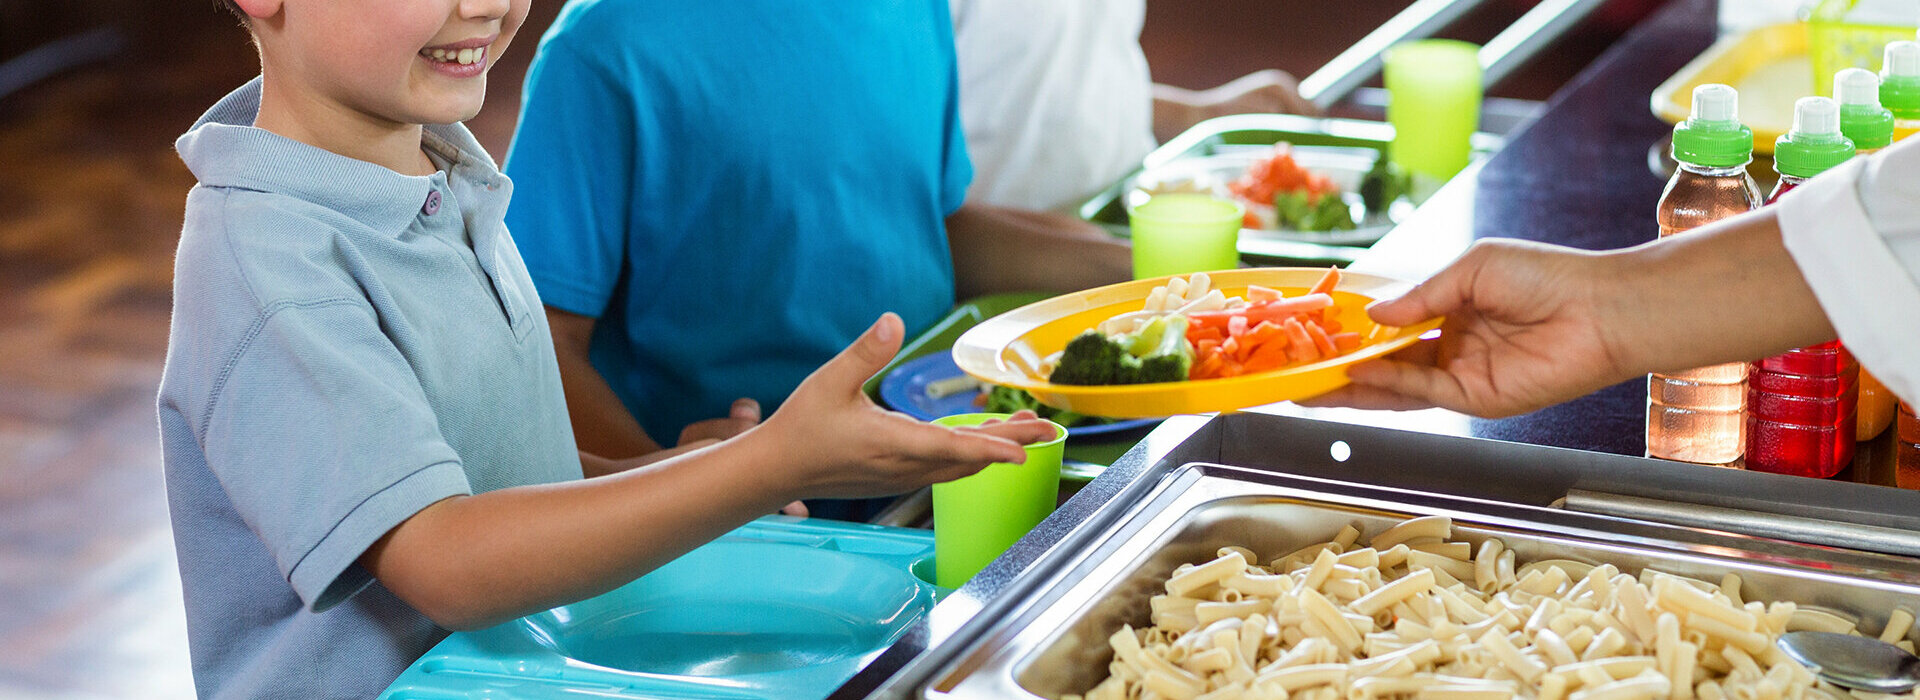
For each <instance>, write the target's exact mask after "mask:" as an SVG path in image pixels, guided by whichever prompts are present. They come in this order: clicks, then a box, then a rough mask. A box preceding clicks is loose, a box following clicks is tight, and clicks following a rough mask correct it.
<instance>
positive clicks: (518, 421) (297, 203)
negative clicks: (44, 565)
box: [158, 0, 1052, 698]
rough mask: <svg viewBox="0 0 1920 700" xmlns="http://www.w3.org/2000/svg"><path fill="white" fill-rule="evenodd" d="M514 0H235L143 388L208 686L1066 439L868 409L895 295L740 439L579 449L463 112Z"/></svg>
mask: <svg viewBox="0 0 1920 700" xmlns="http://www.w3.org/2000/svg"><path fill="white" fill-rule="evenodd" d="M528 1H529V0H228V2H227V3H226V4H227V5H228V6H229V8H230V9H232V10H234V11H235V12H236V13H237V14H239V15H241V16H242V18H243V20H244V21H245V23H246V25H247V27H248V29H249V31H250V32H251V34H252V36H253V39H254V41H255V43H256V45H257V46H258V48H259V50H260V56H261V76H260V78H258V79H256V80H254V81H252V82H250V83H248V84H247V85H245V86H243V87H241V88H240V89H238V90H235V91H234V92H233V93H231V94H229V95H228V96H226V97H225V98H223V99H222V100H220V102H219V103H218V104H216V105H214V107H213V108H212V109H211V110H209V111H208V112H207V114H206V115H205V116H204V117H202V118H201V119H200V121H199V122H198V123H197V124H195V125H194V126H193V128H192V129H191V130H190V131H188V132H187V133H186V134H185V135H183V136H182V137H181V138H180V140H179V142H178V144H177V147H178V149H179V151H180V155H181V158H182V160H184V161H185V162H186V163H187V165H188V167H189V168H190V169H191V170H192V171H193V173H194V175H195V176H196V177H197V178H198V179H199V181H200V184H199V185H198V186H196V187H195V188H194V189H193V190H192V192H191V193H190V194H189V195H188V198H187V211H186V222H185V225H184V227H183V230H182V234H181V241H180V249H179V253H178V257H177V259H176V263H175V265H176V267H175V290H174V316H173V329H172V334H171V336H170V339H169V344H168V352H167V365H166V370H165V373H164V375H163V378H162V380H161V386H160V395H159V401H158V403H159V406H158V408H159V418H160V427H161V438H162V442H163V447H164V458H165V462H166V470H167V491H168V501H169V505H170V507H171V510H172V515H173V530H174V537H175V542H176V545H177V547H178V550H179V560H180V570H181V578H182V581H183V584H184V589H185V598H186V608H187V619H188V632H189V643H190V646H191V651H192V656H193V666H194V678H195V683H196V685H197V686H198V690H199V694H200V695H201V696H202V697H213V698H230V697H231V698H240V697H299V698H316V697H327V698H331V697H341V698H367V697H372V696H374V695H376V694H378V693H379V692H380V690H381V689H382V688H384V687H385V686H386V685H387V684H388V683H390V682H391V681H392V680H393V678H394V677H395V676H397V675H398V674H399V673H400V671H402V670H403V669H404V668H405V667H406V665H407V664H409V663H411V662H412V661H413V660H414V659H415V658H418V657H419V656H420V655H421V654H422V653H424V652H425V651H426V650H427V649H428V648H429V647H431V646H432V645H433V644H434V643H435V642H437V641H438V640H439V639H440V638H442V637H444V636H445V635H446V633H447V630H448V629H465V628H477V627H483V626H487V625H490V624H494V623H498V622H501V621H505V620H510V619H513V618H515V617H519V616H521V615H525V614H528V613H531V612H535V611H539V610H543V609H546V608H549V607H552V606H554V605H558V604H563V603H566V602H571V601H574V600H579V599H582V598H585V597H588V596H591V595H595V594H598V593H600V592H604V591H607V590H610V589H612V588H614V587H616V586H618V585H620V584H622V583H625V582H627V581H630V580H632V579H633V578H634V577H636V576H639V575H641V574H643V573H645V572H646V571H648V570H650V569H652V568H654V567H657V566H659V565H661V564H664V563H666V562H667V561H670V560H672V559H673V558H674V557H676V556H678V555H679V554H681V553H683V552H685V551H687V550H688V549H691V548H693V547H696V546H698V545H700V544H701V543H703V542H705V541H707V540H709V539H711V538H713V537H715V536H718V535H720V534H722V533H724V532H726V531H727V530H729V529H732V528H733V527H736V526H738V525H739V524H741V523H743V522H745V521H747V520H749V519H751V518H753V517H755V516H757V515H759V514H762V513H769V512H772V511H773V510H774V509H776V508H779V507H780V506H781V505H783V504H785V503H788V502H789V501H792V500H795V499H797V498H802V497H849V496H868V495H879V494H883V493H897V492H900V491H903V490H908V489H912V488H917V487H918V486H920V485H924V484H927V483H932V482H935V481H941V480H947V479H953V478H957V477H959V476H964V475H966V474H969V473H972V472H973V471H976V470H978V469H979V468H980V467H982V466H984V465H985V464H986V463H987V462H990V461H1020V460H1021V459H1023V458H1024V451H1023V450H1021V449H1020V447H1019V445H1018V444H1017V443H1019V442H1031V441H1033V440H1036V439H1040V438H1042V437H1051V433H1052V429H1051V428H1048V427H1046V425H1045V424H1043V423H1039V422H1037V421H1033V420H1028V419H1026V418H1027V417H1025V416H1023V417H1022V419H1021V420H1015V421H1010V422H1008V423H1004V424H999V425H995V426H989V427H986V428H983V429H981V430H977V431H953V430H947V429H944V428H939V427H936V426H931V425H926V424H921V423H916V422H914V421H912V420H911V419H908V418H905V417H904V416H900V415H898V414H892V413H889V412H886V411H883V410H881V409H879V408H878V407H876V406H874V405H873V404H872V402H871V401H868V400H867V399H866V398H865V396H864V395H863V394H861V393H860V388H859V386H860V383H861V381H863V380H864V379H866V378H867V377H868V376H870V375H871V374H872V373H873V372H875V371H876V370H878V369H879V367H880V366H882V365H883V364H884V363H885V362H886V361H887V360H888V359H889V358H890V357H891V356H892V354H893V352H894V351H895V350H896V349H897V348H898V344H899V341H900V337H901V335H902V333H903V331H902V328H901V324H900V320H899V318H898V317H897V316H894V315H892V314H886V315H883V316H882V317H881V319H880V320H879V321H878V322H877V323H876V324H874V325H873V326H872V327H871V328H870V329H869V330H868V332H866V333H865V334H863V335H862V336H861V337H860V339H859V340H857V341H855V343H854V344H853V345H852V346H851V347H850V348H849V349H848V350H847V351H846V352H843V353H842V354H841V355H840V356H838V357H836V358H834V360H833V361H831V362H829V363H827V364H826V365H825V366H823V367H822V368H821V369H820V370H819V371H817V372H815V373H814V374H813V375H812V376H811V377H809V378H808V379H807V381H806V382H804V383H803V384H802V385H801V388H800V389H799V390H798V391H797V392H796V394H795V396H794V398H793V399H792V400H790V401H789V403H790V404H793V408H792V410H787V411H781V412H780V413H778V414H776V415H774V416H773V417H771V418H769V419H768V420H767V422H766V423H764V424H761V425H758V426H756V427H753V428H751V429H749V430H747V431H746V432H745V433H743V434H741V435H740V436H739V437H736V438H733V439H731V440H728V441H726V442H724V443H719V444H715V445H710V446H705V447H703V448H701V449H696V450H692V451H688V452H685V453H683V454H679V455H676V456H672V457H670V458H666V459H660V458H659V457H658V456H656V457H654V458H652V459H639V460H629V461H624V462H615V461H610V460H604V459H599V458H597V457H594V456H593V455H589V454H584V453H580V452H578V451H577V450H576V448H575V444H574V440H573V435H572V433H571V431H570V429H569V427H568V419H567V410H566V405H565V403H564V399H563V393H562V390H561V385H560V376H559V372H558V369H557V366H556V364H555V359H554V352H553V344H552V341H551V338H550V336H549V330H548V327H547V324H546V321H545V317H544V314H542V313H541V312H540V308H541V306H540V300H539V297H538V295H537V294H536V293H535V291H534V288H533V285H532V283H531V282H530V280H529V279H528V277H527V272H526V268H525V265H524V263H522V262H521V259H520V255H519V253H518V251H517V250H516V249H515V246H514V243H513V240H512V238H511V237H510V236H509V235H508V233H507V230H506V228H505V226H504V224H503V223H502V216H503V213H504V211H505V209H506V206H507V202H508V197H509V195H510V193H511V192H512V189H513V185H512V183H511V182H510V181H509V180H508V179H507V178H506V177H505V176H503V175H501V174H500V173H499V172H498V170H496V169H495V167H494V165H493V160H492V158H491V157H490V156H488V155H487V154H486V153H485V152H484V151H483V150H482V149H481V148H480V146H479V145H478V144H477V143H476V142H475V141H474V139H473V137H472V135H471V134H470V133H469V132H468V131H467V130H466V128H465V127H463V126H461V125H460V124H459V122H460V121H462V120H465V119H467V118H470V117H472V116H473V115H474V114H475V113H476V112H478V110H479V109H480V106H481V103H482V101H483V98H484V96H485V87H486V82H485V81H486V74H487V69H488V67H489V66H490V65H491V64H492V62H493V61H494V60H495V59H496V58H497V57H498V56H499V55H500V54H501V53H503V52H504V51H506V50H507V48H508V46H509V45H510V44H511V42H512V40H513V38H514V34H515V31H516V30H517V29H519V27H520V24H521V21H522V19H523V18H524V17H525V15H526V11H527V2H528ZM688 342H698V341H697V339H688ZM583 476H589V477H593V478H587V479H582V478H581V477H583Z"/></svg>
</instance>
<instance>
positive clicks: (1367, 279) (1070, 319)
mask: <svg viewBox="0 0 1920 700" xmlns="http://www.w3.org/2000/svg"><path fill="white" fill-rule="evenodd" d="M1324 274H1326V270H1325V269H1324V268H1255V269H1245V270H1225V271H1220V272H1209V273H1207V275H1208V276H1209V277H1211V278H1213V286H1214V287H1215V288H1217V289H1220V290H1221V291H1222V292H1223V293H1225V294H1226V295H1227V296H1235V295H1240V296H1244V295H1245V294H1246V291H1247V285H1249V284H1257V285H1260V286H1262V287H1269V288H1273V289H1278V290H1280V291H1281V292H1282V293H1284V294H1286V295H1287V296H1298V295H1301V294H1305V293H1306V291H1307V289H1309V288H1310V287H1312V286H1313V284H1314V283H1315V282H1318V281H1319V280H1320V277H1321V276H1322V275H1324ZM1166 281H1167V278H1165V277H1161V278H1158V279H1148V280H1135V281H1133V282H1122V283H1120V284H1114V285H1108V286H1105V287H1100V288H1098V289H1089V290H1087V291H1084V292H1075V293H1072V294H1067V295H1063V296H1057V297H1054V298H1052V299H1048V300H1045V301H1040V302H1035V303H1032V304H1028V305H1026V306H1022V307H1020V308H1018V309H1014V310H1012V311H1009V312H1007V313H1004V314H1001V315H999V316H995V317H993V318H990V319H987V320H986V321H985V322H983V323H981V324H980V325H977V326H974V327H973V328H972V329H970V330H968V331H967V332H966V334H964V335H962V336H960V339H959V340H958V341H955V342H954V344H953V361H954V364H957V365H959V366H960V369H961V370H962V371H965V372H966V373H967V374H970V375H973V376H974V377H976V378H978V379H980V380H981V381H986V382H991V383H994V384H1004V385H1006V386H1011V387H1016V388H1020V389H1025V390H1027V391H1028V392H1030V393H1032V394H1033V396H1034V398H1037V399H1039V400H1040V401H1041V402H1042V403H1045V404H1047V405H1049V406H1053V407H1056V408H1063V409H1067V410H1070V411H1076V412H1079V413H1086V414H1090V415H1099V416H1112V417H1116V418H1144V417H1151V416H1168V415H1173V414H1176V413H1206V412H1210V411H1231V410H1236V409H1241V408H1248V407H1251V406H1259V405H1263V404H1269V403H1274V402H1276V401H1292V400H1297V399H1305V398H1310V397H1314V396H1319V395H1320V394H1324V393H1327V392H1329V391H1333V390H1334V389H1338V388H1340V387H1341V386H1344V385H1345V384H1346V383H1347V366H1348V365H1350V364H1353V363H1355V362H1358V361H1361V360H1368V359H1372V358H1375V357H1379V356H1381V355H1385V354H1387V353H1390V352H1393V351H1395V350H1399V349H1401V348H1404V347H1406V346H1408V345H1410V344H1412V343H1413V342H1414V341H1415V340H1417V339H1419V337H1420V335H1421V334H1422V333H1426V332H1427V331H1430V330H1433V329H1434V328H1437V327H1439V325H1440V320H1439V319H1434V320H1432V321H1428V322H1426V323H1422V324H1420V325H1417V326H1409V327H1406V328H1394V327H1391V326H1381V325H1378V324H1375V323H1374V322H1373V321H1372V319H1369V318H1367V314H1366V306H1367V304H1368V303H1370V302H1372V301H1374V300H1376V299H1386V298H1391V297H1397V296H1400V295H1402V294H1405V293H1406V292H1407V290H1409V289H1412V288H1413V284H1412V283H1409V282H1402V281H1399V280H1393V279H1388V278H1385V277H1379V276H1375V275H1367V274H1361V273H1356V272H1342V273H1341V279H1340V286H1339V287H1338V288H1336V289H1335V290H1334V292H1333V299H1334V304H1335V305H1334V314H1333V319H1334V320H1336V321H1338V322H1339V323H1340V326H1341V328H1343V329H1345V330H1349V331H1356V332H1358V333H1359V334H1360V337H1361V338H1363V339H1366V341H1367V342H1366V344H1364V345H1362V346H1361V347H1360V348H1359V349H1358V350H1354V351H1353V352H1350V353H1347V354H1345V355H1341V356H1339V357H1334V358H1329V359H1326V360H1321V361H1319V362H1314V363H1311V364H1305V365H1298V366H1294V367H1288V368H1285V369H1277V370H1272V371H1267V372H1257V373H1254V374H1248V375H1242V376H1238V377H1228V378H1225V379H1203V380H1199V381H1190V382H1162V383H1158V384H1125V385H1119V386H1072V385H1063V384H1051V383H1048V382H1047V381H1046V380H1045V379H1044V378H1042V377H1041V375H1040V373H1039V372H1038V370H1037V369H1036V368H1038V367H1039V365H1040V359H1041V358H1043V357H1046V356H1048V355H1051V354H1053V353H1055V352H1057V351H1059V350H1060V349H1061V348H1064V347H1066V345H1067V341H1070V340H1072V339H1073V337H1074V336H1077V335H1079V334H1080V333H1081V332H1082V331H1085V330H1087V329H1089V328H1092V327H1094V326H1096V325H1098V324H1099V323H1100V322H1101V321H1105V320H1107V319H1108V318H1110V317H1112V316H1114V315H1116V314H1121V313H1126V312H1129V311H1139V310H1140V309H1141V308H1143V307H1144V306H1145V302H1146V298H1147V294H1148V293H1149V292H1151V291H1153V288H1154V287H1156V286H1159V285H1163V284H1166Z"/></svg>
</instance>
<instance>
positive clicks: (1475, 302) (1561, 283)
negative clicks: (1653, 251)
mask: <svg viewBox="0 0 1920 700" xmlns="http://www.w3.org/2000/svg"><path fill="white" fill-rule="evenodd" d="M1619 260H1620V259H1619V258H1617V257H1609V256H1606V255H1598V254H1592V253H1586V252H1583V251H1576V250H1572V249H1564V248H1553V247H1548V246H1543V245H1538V244H1532V243H1526V242H1522V241H1509V240H1487V241H1481V242H1480V243H1478V244H1476V245H1475V246H1474V247H1473V248H1472V249H1470V250H1468V251H1467V254H1466V255H1464V256H1462V257H1461V258H1460V259H1459V260H1457V261H1455V262H1454V263H1453V264H1452V265H1449V266H1448V267H1447V268H1446V269H1444V270H1441V271H1440V273H1439V274H1437V275H1435V276H1434V277H1433V279H1431V280H1428V281H1427V282H1426V283H1424V284H1421V285H1420V286H1419V287H1417V288H1415V289H1414V290H1413V291H1411V292H1408V293H1407V294H1406V295H1405V296H1402V297H1400V298H1398V299H1392V300H1388V301H1383V302H1380V303H1377V304H1375V305H1373V307H1372V308H1370V309H1369V310H1368V313H1369V314H1370V315H1371V316H1372V317H1373V319H1374V320H1375V321H1378V322H1380V323H1383V324H1387V325H1394V326H1406V325H1412V324H1414V323H1418V322H1420V321H1424V320H1426V319H1430V318H1433V317H1435V316H1440V315H1445V316H1446V317H1447V321H1446V325H1444V326H1442V328H1441V336H1440V338H1439V339H1438V340H1436V341H1428V342H1423V343H1420V344H1418V345H1415V346H1413V347H1411V348H1408V349H1407V350H1405V351H1403V352H1401V353H1398V354H1396V355H1395V356H1394V357H1392V358H1389V359H1382V360H1375V361H1372V362H1366V363H1362V364H1358V365H1355V366H1354V367H1352V368H1351V369H1349V370H1348V372H1347V375H1348V376H1349V377H1350V378H1352V379H1353V385H1351V386H1349V387H1347V388H1345V389H1342V390H1340V391H1337V392H1335V393H1333V394H1329V395H1327V396H1325V397H1322V398H1320V399H1315V400H1313V401H1311V402H1307V403H1309V404H1311V405H1339V406H1354V407H1360V408H1392V409H1412V408H1425V407H1431V406H1439V407H1441V408H1446V409H1451V410H1455V411H1460V412H1463V413H1470V414H1473V415H1478V416H1487V417H1498V416H1508V415H1514V414H1518V413H1525V412H1527V411H1532V410H1536V409H1540V408H1544V407H1547V406H1550V405H1553V404H1556V403H1559V402H1562V401H1566V400H1569V399H1573V398H1578V397H1580V396H1584V395H1586V394H1588V393H1591V392H1593V391H1596V390H1598V389H1601V388H1603V387H1606V386H1609V385H1612V384H1615V383H1618V382H1621V381H1625V380H1627V379H1631V378H1632V377H1633V376H1634V375H1636V374H1640V373H1643V372H1644V370H1636V369H1634V367H1635V366H1636V365H1637V364H1638V362H1637V361H1635V360H1633V359H1630V358H1628V357H1627V355H1628V354H1629V352H1631V351H1632V349H1633V348H1632V347H1631V346H1632V345H1634V343H1633V342H1631V341H1628V340H1625V339H1628V338H1634V337H1639V336H1640V334H1643V333H1645V332H1648V331H1649V330H1651V331H1653V332H1657V331H1658V329H1642V328H1640V326H1642V325H1644V322H1645V319H1647V318H1648V317H1650V316H1652V314H1649V313H1646V311H1645V310H1644V309H1642V310H1638V311H1636V310H1635V309H1633V308H1631V307H1629V306H1627V305H1626V304H1623V303H1622V298H1623V297H1626V298H1628V299H1629V301H1628V303H1631V301H1630V300H1631V297H1633V296H1635V295H1634V293H1633V292H1632V290H1630V289H1626V288H1625V285H1624V283H1622V277H1623V275H1622V274H1621V271H1620V270H1618V269H1617V267H1618V265H1617V263H1618V262H1619ZM1675 332H1678V329H1675Z"/></svg>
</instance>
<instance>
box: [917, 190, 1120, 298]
mask: <svg viewBox="0 0 1920 700" xmlns="http://www.w3.org/2000/svg"><path fill="white" fill-rule="evenodd" d="M947 245H948V247H950V248H951V249H952V252H953V269H954V273H955V275H954V277H955V284H956V285H957V286H958V287H959V289H957V290H956V292H957V293H958V295H959V296H960V297H961V298H963V299H964V298H967V297H973V296H978V295H981V294H990V293H994V292H1014V291H1019V292H1029V291H1061V292H1065V291H1072V290H1076V289H1088V288H1092V287H1098V286H1101V285H1107V284H1113V283H1115V282H1124V281H1126V280H1128V279H1131V278H1132V276H1133V251H1132V249H1131V248H1129V247H1127V244H1126V243H1125V242H1123V241H1121V240H1120V239H1118V238H1114V237H1113V236H1111V235H1109V234H1108V233H1107V232H1106V231H1105V230H1102V229H1101V228H1100V227H1099V226H1095V225H1093V224H1090V223H1087V222H1085V221H1081V220H1079V219H1076V218H1073V217H1071V216H1066V215H1064V214H1055V213H1052V212H1040V211H1029V210H1025V209H1013V208H1008V207H998V206H993V205H988V204H978V203H967V204H964V205H962V206H961V207H960V208H959V209H958V210H956V211H954V213H953V215H952V216H948V217H947Z"/></svg>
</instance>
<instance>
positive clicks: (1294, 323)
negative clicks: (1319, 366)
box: [1281, 318, 1320, 362]
mask: <svg viewBox="0 0 1920 700" xmlns="http://www.w3.org/2000/svg"><path fill="white" fill-rule="evenodd" d="M1281 327H1282V328H1285V329H1286V331H1287V340H1288V341H1289V343H1288V345H1287V356H1289V357H1292V358H1293V359H1294V361H1296V362H1312V361H1314V360H1318V359H1320V349H1319V348H1318V347H1316V346H1314V344H1313V336H1310V335H1307V328H1306V326H1303V325H1301V324H1300V320H1299V319H1293V318H1289V319H1287V322H1286V323H1285V324H1283V325H1282V326H1281Z"/></svg>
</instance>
